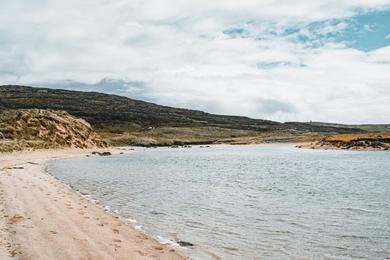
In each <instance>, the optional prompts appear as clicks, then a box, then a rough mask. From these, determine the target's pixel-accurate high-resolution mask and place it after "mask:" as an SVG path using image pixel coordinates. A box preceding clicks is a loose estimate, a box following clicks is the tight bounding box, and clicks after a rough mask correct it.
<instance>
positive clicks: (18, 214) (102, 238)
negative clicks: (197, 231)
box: [0, 149, 184, 259]
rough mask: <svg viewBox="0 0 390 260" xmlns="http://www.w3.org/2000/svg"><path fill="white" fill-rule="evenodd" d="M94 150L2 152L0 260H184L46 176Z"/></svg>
mask: <svg viewBox="0 0 390 260" xmlns="http://www.w3.org/2000/svg"><path fill="white" fill-rule="evenodd" d="M106 150H107V149H105V151H106ZM92 151H96V149H93V150H78V149H65V150H46V151H35V152H21V153H15V154H0V259H8V258H12V259H15V258H16V259H184V257H182V256H181V255H179V254H178V253H176V251H175V250H174V249H172V248H169V247H167V246H164V245H161V244H160V243H158V242H157V241H156V240H154V239H153V238H151V237H149V236H147V235H145V234H144V233H142V232H141V231H138V230H136V229H134V228H133V227H130V226H128V225H126V224H124V223H123V222H122V221H121V220H120V219H119V218H118V217H116V216H114V215H111V214H109V213H107V212H105V211H104V210H103V209H101V208H99V207H97V206H95V205H93V204H92V203H90V202H89V201H87V200H86V199H85V198H83V197H82V196H80V195H79V194H78V193H77V192H74V191H73V190H72V189H70V188H69V187H68V186H66V185H64V184H62V183H61V182H60V181H58V180H56V179H55V178H54V177H52V176H50V175H49V174H47V173H46V172H45V167H46V163H47V162H48V161H49V160H52V159H56V158H66V157H72V156H85V155H87V154H91V152H92ZM111 152H113V153H118V152H119V150H111ZM120 152H122V151H120Z"/></svg>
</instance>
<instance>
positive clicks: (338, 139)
mask: <svg viewBox="0 0 390 260" xmlns="http://www.w3.org/2000/svg"><path fill="white" fill-rule="evenodd" d="M310 147H311V148H322V149H351V150H389V149H390V132H386V133H361V134H339V135H331V136H326V137H324V138H323V139H322V140H321V141H318V142H315V143H313V144H311V145H310Z"/></svg>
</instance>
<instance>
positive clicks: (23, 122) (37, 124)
mask: <svg viewBox="0 0 390 260" xmlns="http://www.w3.org/2000/svg"><path fill="white" fill-rule="evenodd" d="M106 146H107V144H106V142H104V141H103V140H102V138H101V137H100V136H99V135H98V134H96V133H95V131H93V129H92V128H91V126H90V125H89V124H88V123H87V122H86V121H85V120H83V119H79V118H75V117H73V116H71V115H69V114H68V113H67V112H64V111H50V110H39V109H18V110H7V111H1V112H0V152H9V151H13V150H23V149H26V148H31V149H42V148H60V147H76V148H92V147H106Z"/></svg>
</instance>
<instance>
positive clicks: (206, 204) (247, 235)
mask: <svg viewBox="0 0 390 260" xmlns="http://www.w3.org/2000/svg"><path fill="white" fill-rule="evenodd" d="M48 169H49V172H50V173H52V174H53V175H55V176H56V177H58V178H59V179H61V180H62V181H64V182H65V183H68V184H70V185H72V186H73V187H75V188H77V189H78V190H79V191H81V192H82V193H84V194H88V195H89V196H90V198H91V199H93V200H96V201H98V202H99V203H100V204H101V205H103V206H108V207H110V209H111V210H112V211H115V212H118V213H119V214H120V215H122V216H123V217H124V218H128V219H136V220H137V225H139V226H142V228H143V229H145V230H146V231H147V232H148V233H150V234H153V235H154V236H155V237H157V238H158V237H159V238H160V241H163V242H164V243H168V241H176V242H177V241H188V242H191V243H193V244H194V245H195V246H194V247H192V248H184V249H183V250H182V251H183V252H184V253H185V254H187V255H189V256H191V257H193V258H202V259H203V258H213V257H215V256H219V257H222V258H224V259H254V258H255V259H257V258H261V259H264V258H266V259H289V258H300V257H303V258H305V257H309V258H314V259H323V258H326V257H329V258H338V259H356V258H361V259H386V258H387V259H388V258H390V225H389V223H390V199H389V198H390V171H389V169H390V153H389V152H355V151H319V150H301V149H295V148H293V147H290V146H266V145H264V146H246V147H213V148H209V149H200V148H192V149H168V148H160V149H153V150H146V151H143V152H139V153H136V154H131V155H118V156H111V157H90V158H71V159H65V160H60V161H55V162H52V163H51V164H50V165H49V167H48Z"/></svg>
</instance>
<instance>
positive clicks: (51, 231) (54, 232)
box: [49, 230, 58, 235]
mask: <svg viewBox="0 0 390 260" xmlns="http://www.w3.org/2000/svg"><path fill="white" fill-rule="evenodd" d="M49 232H50V233H52V234H53V235H55V234H57V233H58V232H57V231H54V230H50V231H49Z"/></svg>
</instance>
